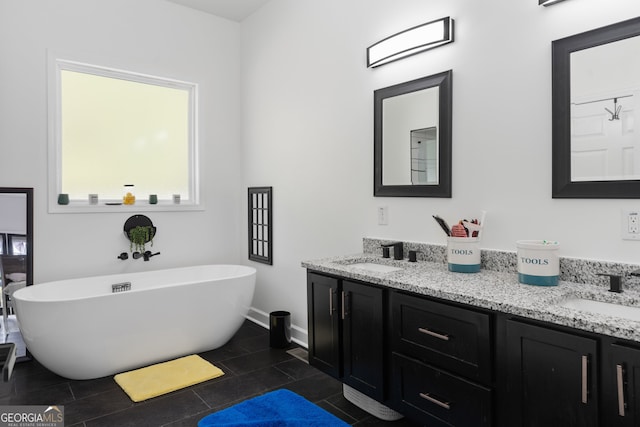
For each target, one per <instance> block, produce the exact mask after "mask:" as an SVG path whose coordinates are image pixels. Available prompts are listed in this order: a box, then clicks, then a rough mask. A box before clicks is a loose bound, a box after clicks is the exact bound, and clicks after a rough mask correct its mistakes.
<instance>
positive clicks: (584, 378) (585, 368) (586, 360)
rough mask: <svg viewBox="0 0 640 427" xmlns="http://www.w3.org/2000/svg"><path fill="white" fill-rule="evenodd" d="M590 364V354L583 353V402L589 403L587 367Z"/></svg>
mask: <svg viewBox="0 0 640 427" xmlns="http://www.w3.org/2000/svg"><path fill="white" fill-rule="evenodd" d="M588 365H589V358H588V356H585V355H583V356H582V385H581V386H582V390H581V391H582V403H587V397H588V396H587V394H588V388H587V368H588Z"/></svg>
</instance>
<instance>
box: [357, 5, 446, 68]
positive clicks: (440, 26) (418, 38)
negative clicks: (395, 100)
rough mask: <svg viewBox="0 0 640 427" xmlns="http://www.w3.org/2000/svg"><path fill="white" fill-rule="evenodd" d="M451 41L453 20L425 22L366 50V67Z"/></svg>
mask: <svg viewBox="0 0 640 427" xmlns="http://www.w3.org/2000/svg"><path fill="white" fill-rule="evenodd" d="M452 41H453V19H451V18H449V17H446V18H442V19H438V20H437V21H431V22H427V23H426V24H421V25H418V26H416V27H413V28H409V29H408V30H405V31H402V32H399V33H397V34H394V35H392V36H389V37H387V38H385V39H383V40H381V41H379V42H377V43H375V44H373V45H371V46H369V47H368V48H367V67H378V66H380V65H383V64H387V63H389V62H392V61H397V60H398V59H402V58H406V57H407V56H411V55H415V54H416V53H420V52H424V51H425V50H429V49H433V48H435V47H438V46H442V45H443V44H447V43H451V42H452Z"/></svg>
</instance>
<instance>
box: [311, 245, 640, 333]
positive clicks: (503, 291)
mask: <svg viewBox="0 0 640 427" xmlns="http://www.w3.org/2000/svg"><path fill="white" fill-rule="evenodd" d="M368 262H370V263H376V264H383V265H389V266H395V267H399V268H400V270H398V271H392V272H387V273H382V272H374V271H369V270H363V269H361V268H359V267H355V266H353V264H355V263H368ZM302 267H304V268H307V269H310V270H314V271H318V272H323V273H329V274H334V275H338V276H342V277H345V278H349V279H356V280H360V281H364V282H369V283H373V284H377V285H382V286H386V287H389V288H393V289H401V290H405V291H410V292H413V293H416V294H420V295H426V296H430V297H435V298H441V299H443V300H448V301H454V302H458V303H464V304H468V305H471V306H475V307H480V308H484V309H489V310H494V311H498V312H502V313H507V314H514V315H518V316H523V317H527V318H531V319H536V320H541V321H546V322H550V323H555V324H558V325H563V326H569V327H572V328H576V329H581V330H585V331H589V332H595V333H599V334H604V335H609V336H613V337H617V338H623V339H628V340H633V341H638V342H640V321H631V320H626V319H621V318H617V317H614V316H607V315H601V314H593V313H589V312H585V311H578V310H573V309H569V308H565V307H562V306H560V305H559V304H558V303H560V302H562V301H564V300H566V299H569V298H575V297H579V298H587V299H593V300H597V301H603V302H615V303H618V304H623V305H628V306H636V307H639V308H640V292H638V291H637V290H635V289H633V290H630V289H625V291H624V292H623V293H621V294H616V293H612V292H609V291H608V287H606V286H601V285H594V284H585V283H576V282H570V281H565V280H561V281H560V283H559V285H558V286H552V287H541V286H531V285H523V284H520V283H519V282H518V275H517V273H516V271H515V270H513V271H512V272H510V271H494V270H488V269H482V270H481V271H480V272H479V273H470V274H465V273H452V272H449V271H448V270H447V265H446V264H445V263H444V262H433V261H423V260H420V261H418V262H415V263H411V262H408V261H407V260H406V259H405V260H403V261H396V260H393V259H386V258H382V257H381V256H376V255H374V254H371V253H363V254H356V255H351V256H339V257H333V258H326V259H320V260H314V261H304V262H302ZM635 280H640V279H635Z"/></svg>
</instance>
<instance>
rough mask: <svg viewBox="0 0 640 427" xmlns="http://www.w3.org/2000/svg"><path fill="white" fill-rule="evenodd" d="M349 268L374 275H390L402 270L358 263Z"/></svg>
mask: <svg viewBox="0 0 640 427" xmlns="http://www.w3.org/2000/svg"><path fill="white" fill-rule="evenodd" d="M349 266H350V267H355V268H359V269H361V270H367V271H373V272H376V273H391V272H392V271H399V270H402V269H401V268H398V267H392V266H390V265H384V264H376V263H373V262H359V263H356V264H350V265H349Z"/></svg>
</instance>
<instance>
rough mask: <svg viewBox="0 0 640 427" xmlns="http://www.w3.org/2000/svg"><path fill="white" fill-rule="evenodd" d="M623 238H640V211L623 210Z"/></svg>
mask: <svg viewBox="0 0 640 427" xmlns="http://www.w3.org/2000/svg"><path fill="white" fill-rule="evenodd" d="M622 239H623V240H640V211H637V210H636V211H631V210H623V211H622Z"/></svg>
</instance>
